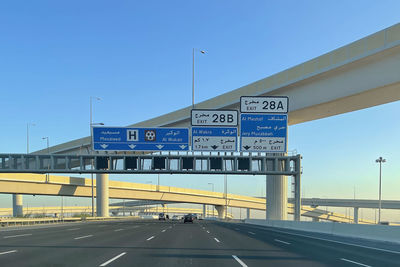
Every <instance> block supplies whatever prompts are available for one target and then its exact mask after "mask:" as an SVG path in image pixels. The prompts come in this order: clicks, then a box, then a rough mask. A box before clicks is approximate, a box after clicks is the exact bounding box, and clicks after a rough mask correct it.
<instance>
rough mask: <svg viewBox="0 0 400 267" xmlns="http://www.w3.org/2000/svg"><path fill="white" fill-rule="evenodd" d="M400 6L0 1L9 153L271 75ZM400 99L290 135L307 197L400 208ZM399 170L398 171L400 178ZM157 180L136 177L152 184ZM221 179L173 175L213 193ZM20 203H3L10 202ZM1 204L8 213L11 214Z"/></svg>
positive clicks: (241, 183) (366, 29)
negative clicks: (394, 203)
mask: <svg viewBox="0 0 400 267" xmlns="http://www.w3.org/2000/svg"><path fill="white" fill-rule="evenodd" d="M399 10H400V2H399V1H396V0H393V1H375V0H373V1H372V0H370V1H367V0H357V1H317V0H314V1H294V0H293V1H275V2H273V1H245V2H243V1H200V2H199V1H24V2H20V1H2V2H1V3H0V90H1V98H0V106H1V110H2V116H1V119H0V120H1V126H2V130H1V131H0V140H1V141H0V152H2V153H3V152H13V153H22V152H26V124H27V123H28V122H31V123H35V124H36V126H33V127H31V129H30V143H31V145H30V150H31V151H35V150H39V149H43V148H45V146H46V143H45V141H44V140H42V137H44V136H48V137H49V138H50V145H55V144H60V143H63V142H67V141H70V140H73V139H77V138H81V137H83V136H87V135H88V134H89V126H88V124H89V97H90V96H98V97H101V98H102V100H101V101H98V102H95V103H94V121H95V122H103V123H105V124H106V125H109V126H126V125H129V124H132V123H136V122H140V121H143V120H146V119H149V118H153V117H155V116H158V115H162V114H165V113H167V112H171V111H174V110H177V109H180V108H183V107H186V106H189V105H190V104H191V81H192V76H191V71H192V70H191V64H192V57H191V56H192V48H193V47H195V48H199V49H204V50H206V51H207V54H205V55H200V54H199V55H198V56H197V62H196V102H198V101H203V100H206V99H209V98H211V97H214V96H216V95H219V94H222V93H225V92H228V91H231V90H233V89H236V88H238V87H240V86H243V85H246V84H249V83H251V82H254V81H256V80H259V79H262V78H265V77H267V76H270V75H272V74H274V73H276V72H279V71H282V70H285V69H287V68H289V67H291V66H294V65H296V64H299V63H302V62H304V61H306V60H309V59H311V58H314V57H317V56H319V55H321V54H323V53H326V52H329V51H331V50H333V49H335V48H338V47H340V46H343V45H346V44H348V43H350V42H352V41H355V40H357V39H360V38H363V37H365V36H366V35H369V34H372V33H375V32H377V31H379V30H381V29H384V28H386V27H389V26H391V25H393V24H396V23H398V22H399V12H398V11H399ZM399 113H400V103H398V102H395V103H391V104H387V105H383V106H379V107H375V108H370V109H367V110H362V111H357V112H353V113H350V114H343V115H340V116H335V117H332V118H327V119H323V120H318V121H313V122H308V123H304V124H301V125H296V126H292V127H290V129H289V140H290V141H289V142H290V143H289V149H290V150H291V149H297V151H298V152H299V153H301V154H302V155H303V156H304V162H303V166H304V176H303V187H304V194H305V196H306V197H343V198H345V197H353V190H354V186H355V187H356V195H357V197H363V198H373V197H377V184H378V182H377V178H378V166H377V165H376V164H375V163H374V160H375V159H376V158H377V157H379V156H383V157H385V158H387V160H388V162H387V163H386V164H385V166H384V186H383V192H384V198H387V199H400V197H399V194H398V189H399V188H400V177H399V174H398V173H399V171H400V170H399V164H395V162H398V161H399V160H400V150H399V140H398V137H399V136H400V127H399V123H398V115H397V114H399ZM396 172H397V174H396ZM151 179H153V181H155V177H151V178H148V177H145V178H140V177H139V178H135V179H134V180H133V181H136V182H146V181H148V180H151ZM211 180H212V181H214V180H215V184H216V189H217V190H219V191H222V178H221V179H219V178H215V177H207V178H204V177H203V178H199V177H197V178H188V179H186V178H182V177H168V178H167V177H165V178H162V183H163V184H166V185H175V186H178V185H179V186H187V187H193V188H199V189H209V186H208V185H207V183H208V182H210V181H211ZM263 184H264V182H263V178H261V177H256V178H253V177H248V178H246V179H243V177H232V178H230V192H232V193H238V194H239V193H242V194H248V195H255V194H258V195H259V194H261V193H262V192H265V189H264V185H263ZM9 199H11V197H8V196H2V197H1V198H0V201H1V203H6V205H5V206H8V203H10V202H8V201H9ZM2 206H4V205H2Z"/></svg>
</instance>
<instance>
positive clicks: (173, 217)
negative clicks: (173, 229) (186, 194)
mask: <svg viewBox="0 0 400 267" xmlns="http://www.w3.org/2000/svg"><path fill="white" fill-rule="evenodd" d="M171 220H173V221H179V216H178V215H174V216H172V218H171Z"/></svg>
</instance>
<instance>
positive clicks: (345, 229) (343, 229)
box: [245, 219, 400, 244]
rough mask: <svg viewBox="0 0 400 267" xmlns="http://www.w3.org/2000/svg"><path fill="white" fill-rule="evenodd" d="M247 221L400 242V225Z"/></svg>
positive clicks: (284, 227) (291, 228)
mask: <svg viewBox="0 0 400 267" xmlns="http://www.w3.org/2000/svg"><path fill="white" fill-rule="evenodd" d="M245 223H248V224H254V225H261V226H268V227H276V228H281V229H290V230H299V231H305V232H313V233H324V234H329V235H337V236H343V237H353V238H364V239H370V240H378V241H386V242H393V243H398V244H400V226H390V225H366V224H347V223H335V222H296V221H272V220H271V221H266V220H257V219H246V220H245Z"/></svg>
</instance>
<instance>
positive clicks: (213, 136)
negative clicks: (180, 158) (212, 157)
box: [192, 127, 238, 151]
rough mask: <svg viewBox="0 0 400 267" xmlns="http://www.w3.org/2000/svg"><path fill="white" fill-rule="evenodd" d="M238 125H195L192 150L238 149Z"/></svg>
mask: <svg viewBox="0 0 400 267" xmlns="http://www.w3.org/2000/svg"><path fill="white" fill-rule="evenodd" d="M237 132H238V131H237V128H236V127H193V128H192V150H195V151H236V147H237Z"/></svg>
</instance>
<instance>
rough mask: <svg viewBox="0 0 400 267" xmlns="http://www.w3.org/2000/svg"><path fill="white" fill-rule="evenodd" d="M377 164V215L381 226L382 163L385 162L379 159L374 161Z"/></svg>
mask: <svg viewBox="0 0 400 267" xmlns="http://www.w3.org/2000/svg"><path fill="white" fill-rule="evenodd" d="M375 162H376V163H379V213H378V224H381V208H382V163H385V162H386V159H384V158H382V157H379V158H378V159H376V160H375Z"/></svg>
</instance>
